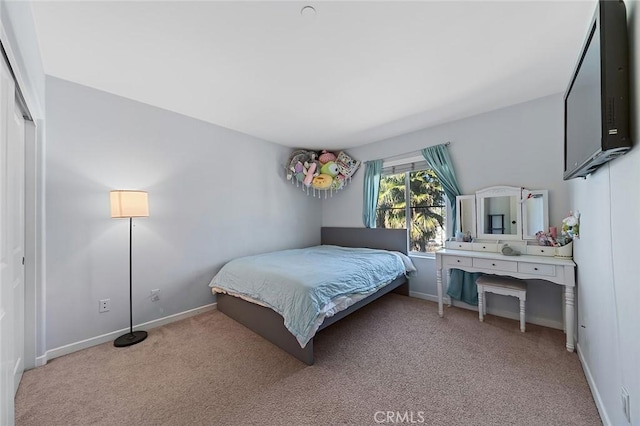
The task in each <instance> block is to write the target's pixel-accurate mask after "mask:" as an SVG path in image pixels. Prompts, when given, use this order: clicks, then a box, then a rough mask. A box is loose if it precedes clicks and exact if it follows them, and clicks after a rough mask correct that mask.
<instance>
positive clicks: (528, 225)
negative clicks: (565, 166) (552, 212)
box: [522, 189, 549, 239]
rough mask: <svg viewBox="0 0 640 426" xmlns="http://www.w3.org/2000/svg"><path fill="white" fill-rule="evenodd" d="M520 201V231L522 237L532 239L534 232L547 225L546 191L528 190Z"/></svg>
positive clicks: (542, 229) (545, 228)
mask: <svg viewBox="0 0 640 426" xmlns="http://www.w3.org/2000/svg"><path fill="white" fill-rule="evenodd" d="M523 198H524V200H523V202H522V228H523V229H522V231H523V232H522V233H523V236H522V237H523V238H524V239H534V238H535V237H536V232H538V231H546V230H547V228H548V227H549V212H548V210H549V209H548V206H547V203H548V201H547V200H548V191H547V190H546V189H540V190H535V191H529V193H528V194H527V195H526V196H524V194H523Z"/></svg>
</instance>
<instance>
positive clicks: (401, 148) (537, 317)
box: [322, 94, 569, 327]
mask: <svg viewBox="0 0 640 426" xmlns="http://www.w3.org/2000/svg"><path fill="white" fill-rule="evenodd" d="M562 108H563V104H562V95H560V94H558V95H553V96H548V97H545V98H541V99H537V100H534V101H531V102H526V103H523V104H519V105H515V106H511V107H508V108H503V109H499V110H496V111H492V112H488V113H485V114H480V115H476V116H473V117H469V118H465V119H462V120H458V121H454V122H451V123H447V124H443V125H440V126H436V127H432V128H429V129H424V130H421V131H418V132H414V133H410V134H406V135H402V136H398V137H395V138H391V139H387V140H384V141H381V142H376V143H373V144H370V145H364V146H361V147H358V148H355V149H350V150H349V153H350V154H352V155H353V157H354V158H357V159H359V160H362V161H367V160H374V159H378V158H386V157H391V156H394V155H399V154H403V153H407V152H411V151H415V150H419V149H422V148H424V147H427V146H431V145H437V144H440V143H444V142H447V141H450V142H451V145H450V146H449V152H450V154H451V157H452V161H453V163H454V168H455V170H456V175H457V177H458V182H459V184H460V188H461V190H462V191H463V192H464V193H465V194H473V193H475V191H477V190H478V189H481V188H484V187H488V186H494V185H513V186H523V187H526V188H528V189H548V190H549V220H550V223H551V224H552V225H556V226H559V225H560V223H561V220H562V218H563V217H565V216H566V214H567V212H568V209H569V202H568V199H567V198H568V185H567V184H566V183H565V182H564V181H563V180H562V170H563V121H562V120H563V112H562ZM363 176H364V172H363V171H359V172H358V173H357V174H356V176H355V177H354V180H353V182H352V186H351V187H350V188H348V189H347V190H346V191H343V192H341V193H338V194H337V195H336V196H334V197H333V198H332V199H329V200H326V201H324V202H323V216H322V221H323V225H324V226H356V227H361V226H363V225H362V219H361V217H362V189H361V188H362V185H363V183H362V182H363ZM415 262H416V263H417V265H416V266H417V268H418V270H419V273H418V276H417V277H416V278H415V279H413V280H412V281H411V287H412V291H414V292H417V293H421V294H422V295H427V297H430V298H432V299H433V298H435V297H436V296H435V295H436V284H435V265H434V263H435V262H434V260H433V259H431V258H426V259H425V258H416V259H415ZM489 296H494V295H489ZM510 302H512V303H510ZM488 306H489V312H494V313H500V314H503V315H509V316H512V317H513V318H516V317H517V316H516V315H517V303H515V302H513V301H510V300H508V299H507V298H499V297H497V298H489V303H488ZM527 321H531V322H536V323H539V324H544V325H549V326H555V327H561V324H562V293H561V288H560V287H559V286H557V285H554V284H550V283H547V282H544V281H532V282H531V285H530V286H529V295H528V296H527Z"/></svg>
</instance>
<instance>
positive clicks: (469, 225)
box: [456, 195, 476, 237]
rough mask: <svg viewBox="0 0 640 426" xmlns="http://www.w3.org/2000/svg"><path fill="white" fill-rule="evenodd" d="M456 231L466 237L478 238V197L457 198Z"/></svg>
mask: <svg viewBox="0 0 640 426" xmlns="http://www.w3.org/2000/svg"><path fill="white" fill-rule="evenodd" d="M456 201H457V208H456V216H457V217H456V220H457V224H456V231H459V232H462V233H463V234H465V235H467V234H468V235H471V237H475V236H476V197H475V195H459V196H457V197H456Z"/></svg>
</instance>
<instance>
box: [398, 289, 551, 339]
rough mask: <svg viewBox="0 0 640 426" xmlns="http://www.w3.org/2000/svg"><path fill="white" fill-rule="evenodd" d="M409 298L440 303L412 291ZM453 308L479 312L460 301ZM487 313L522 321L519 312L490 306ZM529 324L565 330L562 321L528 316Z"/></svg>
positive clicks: (435, 299)
mask: <svg viewBox="0 0 640 426" xmlns="http://www.w3.org/2000/svg"><path fill="white" fill-rule="evenodd" d="M409 296H411V297H416V298H418V299H424V300H429V301H431V302H436V303H438V296H437V295H435V294H428V293H420V292H418V291H410V292H409ZM449 302H450V300H449V298H448V297H444V304H445V305H448V304H449ZM453 306H455V307H456V308H464V309H468V310H470V311H476V312H478V307H477V306H473V305H469V304H467V303H464V302H460V301H455V302H454V304H453ZM487 313H488V314H491V315H495V316H497V317H504V318H509V319H512V320H516V321H520V313H519V312H511V311H503V310H495V309H491V306H489V308H488V310H487ZM527 322H528V323H531V324H536V325H541V326H543V327H549V328H555V329H557V330H564V324H563V323H562V321H554V320H550V319H548V318H541V317H532V316H529V315H527Z"/></svg>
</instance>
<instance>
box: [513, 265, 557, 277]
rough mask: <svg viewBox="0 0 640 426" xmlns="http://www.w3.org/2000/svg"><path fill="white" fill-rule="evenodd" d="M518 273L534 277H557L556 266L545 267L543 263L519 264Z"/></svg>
mask: <svg viewBox="0 0 640 426" xmlns="http://www.w3.org/2000/svg"><path fill="white" fill-rule="evenodd" d="M518 272H522V273H524V274H533V275H545V276H547V277H555V276H556V267H555V265H545V264H542V263H519V264H518Z"/></svg>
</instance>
